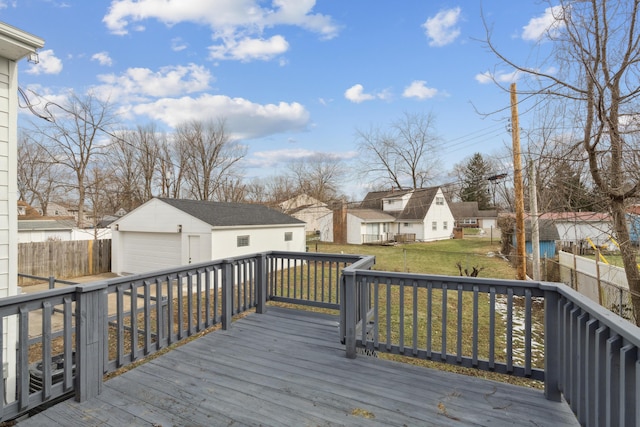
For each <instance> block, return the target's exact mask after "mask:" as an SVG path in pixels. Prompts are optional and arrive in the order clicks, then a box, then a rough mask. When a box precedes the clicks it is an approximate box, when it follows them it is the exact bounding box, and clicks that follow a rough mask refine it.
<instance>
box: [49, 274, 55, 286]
mask: <svg viewBox="0 0 640 427" xmlns="http://www.w3.org/2000/svg"><path fill="white" fill-rule="evenodd" d="M55 287H56V278H55V277H54V276H49V289H53V288H55Z"/></svg>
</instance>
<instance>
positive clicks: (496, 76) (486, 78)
mask: <svg viewBox="0 0 640 427" xmlns="http://www.w3.org/2000/svg"><path fill="white" fill-rule="evenodd" d="M520 74H521V73H520V72H519V71H518V70H514V71H512V72H510V73H507V72H504V71H497V72H494V73H492V72H490V71H485V72H484V73H480V74H476V76H475V79H476V81H477V82H478V83H480V84H487V83H493V82H494V81H495V82H498V83H513V82H515V81H517V80H518V78H519V77H520Z"/></svg>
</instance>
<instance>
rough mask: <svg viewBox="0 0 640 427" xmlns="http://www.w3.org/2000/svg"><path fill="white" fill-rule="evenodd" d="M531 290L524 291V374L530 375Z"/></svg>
mask: <svg viewBox="0 0 640 427" xmlns="http://www.w3.org/2000/svg"><path fill="white" fill-rule="evenodd" d="M531 311H532V303H531V290H530V289H525V291H524V375H525V376H526V377H530V376H531V329H532V328H533V322H532V321H531Z"/></svg>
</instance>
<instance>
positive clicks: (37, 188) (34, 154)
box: [18, 131, 65, 214]
mask: <svg viewBox="0 0 640 427" xmlns="http://www.w3.org/2000/svg"><path fill="white" fill-rule="evenodd" d="M64 181H65V177H64V176H63V173H62V171H61V170H60V167H59V166H58V165H57V164H56V162H55V159H52V158H51V157H50V156H49V154H48V152H47V150H46V149H45V148H44V147H42V145H41V144H40V143H38V142H37V141H35V140H34V139H33V135H32V134H31V133H29V132H27V131H23V132H22V133H21V134H20V137H19V139H18V191H19V193H20V194H19V197H20V199H21V200H24V201H26V202H27V203H29V204H30V205H32V204H34V202H35V201H37V202H38V203H39V205H40V208H41V209H42V213H43V214H46V212H47V207H48V205H49V201H50V200H51V197H52V196H53V195H54V194H55V193H56V191H58V190H59V189H60V188H61V186H62V185H63V184H64Z"/></svg>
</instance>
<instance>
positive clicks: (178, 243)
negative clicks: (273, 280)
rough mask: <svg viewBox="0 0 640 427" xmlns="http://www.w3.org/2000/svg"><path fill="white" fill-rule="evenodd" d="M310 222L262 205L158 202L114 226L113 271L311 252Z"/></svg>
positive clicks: (159, 200) (129, 215)
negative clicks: (307, 234)
mask: <svg viewBox="0 0 640 427" xmlns="http://www.w3.org/2000/svg"><path fill="white" fill-rule="evenodd" d="M304 226H305V224H304V222H302V221H300V220H298V219H295V218H293V217H291V216H289V215H285V214H283V213H280V212H278V211H275V210H273V209H269V208H267V207H266V206H262V205H253V204H244V203H223V202H206V201H198V200H182V199H167V198H154V199H151V200H149V201H148V202H146V203H145V204H143V205H142V206H140V207H138V208H137V209H135V210H133V211H131V212H130V213H128V214H127V215H125V216H123V217H122V218H120V219H119V220H117V221H115V222H114V223H112V224H111V230H112V245H111V263H112V265H111V270H112V271H113V272H114V273H117V274H136V273H143V272H147V271H153V270H161V269H165V268H170V267H177V266H180V265H185V264H193V263H197V262H203V261H209V260H215V259H223V258H230V257H235V256H240V255H247V254H252V253H257V252H266V251H277V250H281V251H295V252H303V251H304V250H305V231H304Z"/></svg>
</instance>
